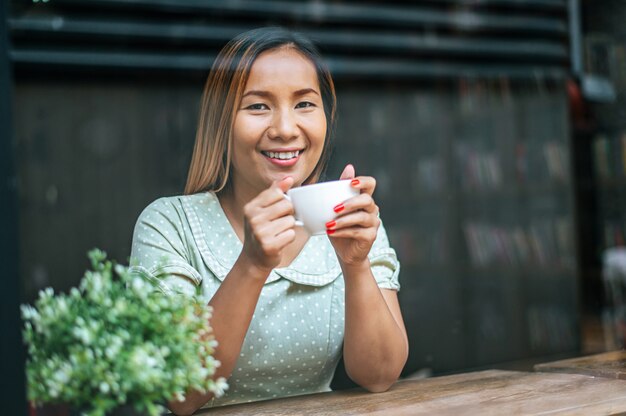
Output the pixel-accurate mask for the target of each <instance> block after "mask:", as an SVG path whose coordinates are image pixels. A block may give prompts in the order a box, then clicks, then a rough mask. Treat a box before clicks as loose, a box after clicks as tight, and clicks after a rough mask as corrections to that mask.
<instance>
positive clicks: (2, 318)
mask: <svg viewBox="0 0 626 416" xmlns="http://www.w3.org/2000/svg"><path fill="white" fill-rule="evenodd" d="M8 3H9V2H8V1H0V285H1V288H0V334H2V342H0V380H2V385H1V386H0V398H1V399H0V403H1V407H2V414H6V415H26V414H27V406H26V394H25V391H26V389H25V375H24V358H25V353H24V347H23V344H22V335H21V327H22V325H21V319H20V313H19V305H20V302H21V300H22V291H21V286H22V285H21V281H20V279H19V275H18V242H17V234H18V217H17V215H18V210H17V180H16V174H15V146H14V143H15V142H14V140H15V138H14V136H13V126H12V114H11V107H12V106H11V104H12V98H13V74H12V68H11V59H10V56H9V51H10V48H9V33H8V32H9V31H8V24H7V18H8V7H9V6H8Z"/></svg>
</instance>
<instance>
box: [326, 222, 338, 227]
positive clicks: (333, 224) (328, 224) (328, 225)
mask: <svg viewBox="0 0 626 416" xmlns="http://www.w3.org/2000/svg"><path fill="white" fill-rule="evenodd" d="M335 225H337V222H336V221H328V222H327V223H326V228H333V227H334V226H335Z"/></svg>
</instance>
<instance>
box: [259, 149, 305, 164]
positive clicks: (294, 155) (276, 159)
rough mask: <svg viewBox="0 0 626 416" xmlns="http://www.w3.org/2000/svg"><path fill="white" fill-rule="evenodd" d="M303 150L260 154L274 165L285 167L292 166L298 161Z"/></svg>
mask: <svg viewBox="0 0 626 416" xmlns="http://www.w3.org/2000/svg"><path fill="white" fill-rule="evenodd" d="M303 152H304V150H303V149H302V150H290V151H264V150H262V151H261V154H262V155H263V156H265V158H266V159H267V160H268V161H269V162H271V163H272V164H274V165H277V166H281V167H285V166H287V167H288V166H293V165H295V164H296V162H298V159H300V155H301V154H302V153H303Z"/></svg>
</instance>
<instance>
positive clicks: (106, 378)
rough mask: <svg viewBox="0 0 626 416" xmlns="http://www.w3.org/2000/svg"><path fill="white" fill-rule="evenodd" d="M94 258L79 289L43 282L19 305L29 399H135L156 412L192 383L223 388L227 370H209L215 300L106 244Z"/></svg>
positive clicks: (99, 407) (94, 411) (85, 403)
mask: <svg viewBox="0 0 626 416" xmlns="http://www.w3.org/2000/svg"><path fill="white" fill-rule="evenodd" d="M89 259H90V260H91V265H92V270H88V271H87V272H86V273H85V275H84V277H83V279H82V280H81V282H80V285H79V288H78V289H77V288H73V289H72V290H71V291H70V293H69V294H56V295H55V294H54V291H53V290H52V289H51V288H47V289H45V290H43V291H41V292H40V293H39V298H38V299H37V301H36V302H35V306H34V307H33V306H30V305H22V318H23V319H24V331H23V335H24V341H25V343H26V344H27V346H28V353H29V359H28V361H27V365H26V373H27V378H28V397H29V399H30V400H32V401H33V402H35V403H36V404H42V403H67V404H70V405H72V406H75V407H77V408H81V409H86V414H87V415H89V416H95V415H101V414H105V413H106V412H108V411H109V410H111V409H113V408H115V407H118V406H120V405H122V404H125V403H129V404H133V405H135V406H137V407H138V409H139V410H140V411H143V412H146V413H147V414H149V415H155V416H156V415H158V414H160V413H161V412H162V411H163V408H162V406H161V404H162V403H165V402H167V401H169V400H172V399H174V398H177V399H181V398H182V397H184V394H185V392H186V391H187V390H188V389H189V388H194V389H197V390H201V391H205V392H206V391H211V392H213V393H214V394H215V395H216V396H219V395H221V394H223V392H224V390H225V389H226V388H227V385H226V382H225V380H223V379H219V380H217V381H214V380H212V379H211V378H210V376H211V375H213V374H214V373H215V369H216V367H217V366H219V362H218V361H216V360H214V359H213V357H212V354H213V352H214V348H215V346H216V345H217V344H216V341H215V340H214V339H213V337H212V336H211V328H210V326H209V319H210V317H211V309H210V307H209V306H208V305H206V304H204V303H202V302H200V301H198V300H197V299H195V298H189V297H185V296H182V295H178V294H176V295H166V294H164V293H162V292H161V291H159V290H158V288H157V287H156V286H155V285H154V284H153V283H151V281H149V280H147V279H145V278H143V277H142V276H139V275H133V274H132V273H130V272H129V270H128V268H126V267H124V266H121V265H117V264H113V263H112V262H110V261H107V260H106V253H104V252H103V251H101V250H97V249H96V250H92V251H90V252H89Z"/></svg>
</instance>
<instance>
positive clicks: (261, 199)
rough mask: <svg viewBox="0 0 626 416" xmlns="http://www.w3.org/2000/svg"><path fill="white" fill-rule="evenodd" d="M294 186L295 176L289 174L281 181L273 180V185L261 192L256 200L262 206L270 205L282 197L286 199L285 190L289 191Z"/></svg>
mask: <svg viewBox="0 0 626 416" xmlns="http://www.w3.org/2000/svg"><path fill="white" fill-rule="evenodd" d="M292 186H293V178H292V177H291V176H287V177H285V178H283V179H281V180H279V181H274V182H272V185H271V186H270V187H269V188H267V189H266V190H264V191H263V192H261V193H260V194H259V195H258V196H257V197H256V198H255V200H254V201H255V202H256V203H257V204H258V205H259V206H260V207H261V208H265V207H268V206H270V205H272V204H274V203H276V202H277V201H280V200H281V199H285V192H287V191H288V190H289V189H290V188H291V187H292Z"/></svg>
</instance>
